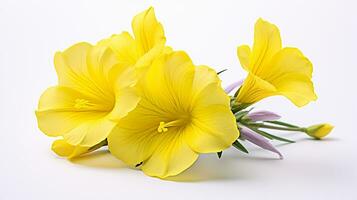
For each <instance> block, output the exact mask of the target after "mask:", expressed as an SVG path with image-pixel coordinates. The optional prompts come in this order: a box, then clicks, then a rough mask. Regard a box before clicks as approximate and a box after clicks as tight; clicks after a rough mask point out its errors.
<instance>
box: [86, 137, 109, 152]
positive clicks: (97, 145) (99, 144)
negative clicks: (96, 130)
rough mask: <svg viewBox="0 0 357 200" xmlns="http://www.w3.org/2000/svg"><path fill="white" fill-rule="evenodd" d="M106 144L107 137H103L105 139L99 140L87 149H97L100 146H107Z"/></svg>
mask: <svg viewBox="0 0 357 200" xmlns="http://www.w3.org/2000/svg"><path fill="white" fill-rule="evenodd" d="M107 145H108V141H107V139H105V140H103V141H101V142H99V143H98V144H96V145H94V146H92V147H91V148H89V150H88V151H94V150H96V149H99V148H100V147H103V146H107Z"/></svg>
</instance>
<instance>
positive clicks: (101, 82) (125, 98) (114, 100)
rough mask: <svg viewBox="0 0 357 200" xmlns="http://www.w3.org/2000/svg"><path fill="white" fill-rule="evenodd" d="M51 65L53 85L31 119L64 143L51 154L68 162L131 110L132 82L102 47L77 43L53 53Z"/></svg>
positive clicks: (129, 71) (58, 143)
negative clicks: (53, 73)
mask: <svg viewBox="0 0 357 200" xmlns="http://www.w3.org/2000/svg"><path fill="white" fill-rule="evenodd" d="M54 60H55V61H54V62H55V68H56V72H57V76H58V85H57V86H54V87H50V88H48V89H47V90H46V91H45V92H44V93H43V94H42V96H41V97H40V100H39V104H38V109H37V111H36V116H37V121H38V126H39V128H40V130H41V131H42V132H44V133H45V134H46V135H48V136H52V137H62V138H63V140H60V141H55V143H54V144H53V150H54V151H55V152H56V153H57V154H59V155H60V156H68V157H73V156H77V155H80V154H82V153H85V152H87V150H89V148H91V147H93V146H95V145H97V144H99V143H100V142H102V141H103V140H105V139H106V138H107V136H108V134H109V132H110V131H111V130H112V129H113V127H114V126H115V124H116V123H115V122H114V121H112V120H119V119H120V118H122V117H123V116H125V115H126V114H127V113H128V112H129V111H130V110H132V109H133V108H134V107H135V106H136V104H137V102H138V100H139V98H138V96H136V93H135V89H134V87H133V85H134V84H135V81H136V77H135V73H134V70H133V69H132V68H128V67H126V66H125V65H122V64H121V63H119V62H118V60H117V59H116V58H115V55H114V54H113V52H112V50H111V49H109V48H107V47H103V46H92V45H91V44H88V43H78V44H75V45H73V46H72V47H70V48H68V49H67V50H65V51H64V52H57V53H56V54H55V59H54ZM72 147H73V148H72ZM75 148H79V149H77V150H78V151H77V150H76V153H74V154H72V153H71V152H73V151H74V149H75ZM71 149H72V150H71Z"/></svg>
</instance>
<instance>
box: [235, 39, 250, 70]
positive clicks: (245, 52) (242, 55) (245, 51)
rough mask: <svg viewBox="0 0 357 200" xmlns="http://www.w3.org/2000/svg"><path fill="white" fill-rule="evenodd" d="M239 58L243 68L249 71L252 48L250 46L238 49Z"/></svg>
mask: <svg viewBox="0 0 357 200" xmlns="http://www.w3.org/2000/svg"><path fill="white" fill-rule="evenodd" d="M237 56H238V58H239V62H240V64H241V65H242V67H243V68H244V69H245V70H247V71H249V62H250V56H251V52H250V47H249V46H248V45H242V46H239V47H238V48H237Z"/></svg>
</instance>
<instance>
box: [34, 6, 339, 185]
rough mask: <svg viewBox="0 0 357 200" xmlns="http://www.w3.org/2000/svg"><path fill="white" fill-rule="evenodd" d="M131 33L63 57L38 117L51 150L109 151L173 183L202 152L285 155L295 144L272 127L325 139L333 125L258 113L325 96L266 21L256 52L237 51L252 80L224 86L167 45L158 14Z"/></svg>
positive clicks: (258, 27)
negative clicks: (250, 147)
mask: <svg viewBox="0 0 357 200" xmlns="http://www.w3.org/2000/svg"><path fill="white" fill-rule="evenodd" d="M132 31H133V34H130V33H128V32H122V33H120V34H115V35H112V36H111V37H109V38H106V39H103V40H101V41H99V42H98V43H97V44H95V45H92V44H89V43H85V42H82V43H78V44H75V45H73V46H71V47H69V48H68V49H66V50H65V51H62V52H57V53H56V55H55V57H54V65H55V68H56V72H57V76H58V85H57V86H53V87H50V88H48V89H47V90H46V91H45V92H44V93H43V94H42V96H41V97H40V100H39V104H38V109H37V111H36V117H37V121H38V126H39V128H40V130H41V131H42V132H44V133H45V134H46V135H48V136H51V137H56V138H58V139H57V140H55V141H54V142H53V144H52V150H53V151H54V152H55V153H56V154H58V155H59V156H62V157H66V158H68V159H73V158H75V157H78V156H83V155H84V154H87V153H89V152H91V151H94V150H96V149H98V148H101V147H103V146H108V148H109V151H110V152H111V154H113V155H114V156H115V157H117V158H118V159H120V160H122V161H123V162H125V163H126V164H127V165H129V166H132V167H137V168H140V169H141V170H142V171H143V172H144V173H145V174H147V175H149V176H155V177H160V178H165V177H168V176H174V175H177V174H179V173H181V172H182V171H184V170H185V169H187V168H189V167H190V166H191V165H192V164H193V163H194V162H195V161H196V160H197V158H198V156H199V154H202V153H217V154H218V156H219V157H221V156H222V151H223V150H225V149H227V148H229V147H231V146H233V147H235V148H237V149H239V150H241V151H243V152H246V153H248V151H247V149H246V148H245V147H244V146H243V145H242V143H241V142H240V141H241V140H246V141H249V142H251V143H253V144H255V145H258V146H260V147H262V148H264V149H266V150H269V151H272V152H275V153H277V154H278V155H279V157H280V158H282V154H281V153H280V152H279V151H278V150H277V149H276V148H275V147H274V146H273V145H272V144H271V143H270V142H269V140H280V141H283V142H293V141H291V140H289V139H285V138H282V137H279V136H276V135H272V134H270V133H268V132H267V131H266V129H276V130H286V131H295V132H296V131H298V132H305V133H306V134H307V135H309V136H311V137H314V138H316V139H321V138H322V137H324V136H326V135H327V134H328V133H329V132H330V131H331V130H332V128H333V126H331V125H329V124H319V125H314V126H311V127H307V128H305V127H299V126H296V125H292V124H288V123H286V122H282V121H279V118H280V116H278V115H277V114H275V113H272V112H269V111H256V112H252V111H251V110H252V109H251V108H250V106H251V105H253V104H254V103H256V102H258V101H260V100H262V99H264V98H266V97H269V96H273V95H282V96H285V97H286V98H288V99H289V100H290V101H291V102H292V103H293V104H295V105H296V106H298V107H301V106H304V105H306V104H308V103H309V102H310V101H313V100H316V98H317V97H316V95H315V92H314V89H313V83H312V81H311V76H312V64H311V62H310V61H309V60H308V59H307V58H306V57H305V56H304V55H303V54H302V52H301V51H300V50H299V49H297V48H291V47H285V48H282V44H281V39H280V33H279V30H278V28H277V27H276V26H275V25H273V24H270V23H269V22H267V21H264V20H262V19H259V20H258V21H257V22H256V24H255V31H254V44H253V46H252V48H250V47H249V46H247V45H243V46H239V47H238V49H237V54H238V58H239V61H240V63H241V65H242V67H243V68H244V69H245V70H246V71H247V73H248V75H247V77H246V78H245V79H244V80H243V81H238V82H235V83H233V84H231V85H230V86H228V87H227V88H226V89H225V90H224V89H223V88H222V87H221V80H220V78H219V77H218V75H219V73H220V72H218V73H217V72H215V71H214V70H213V69H212V68H210V67H208V66H204V65H195V64H194V63H193V62H192V60H191V59H190V57H189V56H188V55H187V53H185V52H184V51H176V50H174V49H173V48H171V47H169V46H167V45H166V38H165V34H164V29H163V26H162V25H161V23H160V22H159V21H158V20H157V19H156V16H155V13H154V9H153V8H149V9H147V10H145V11H143V12H141V13H139V14H138V15H136V16H135V17H134V19H133V21H132ZM231 92H234V93H233V95H229V94H230V93H231Z"/></svg>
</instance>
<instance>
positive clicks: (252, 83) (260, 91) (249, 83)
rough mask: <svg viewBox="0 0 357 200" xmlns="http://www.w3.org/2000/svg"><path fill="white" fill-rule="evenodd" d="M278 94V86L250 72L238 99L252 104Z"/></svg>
mask: <svg viewBox="0 0 357 200" xmlns="http://www.w3.org/2000/svg"><path fill="white" fill-rule="evenodd" d="M276 94H277V91H276V88H275V87H274V86H273V85H272V84H270V83H269V82H267V81H265V80H263V79H261V78H259V77H258V76H255V75H254V74H252V73H249V74H248V77H247V78H246V79H245V80H244V82H243V85H242V86H241V88H240V90H239V93H238V96H237V98H236V101H237V102H238V103H245V104H251V103H255V102H257V101H260V100H262V99H264V98H266V97H269V96H273V95H276Z"/></svg>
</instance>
